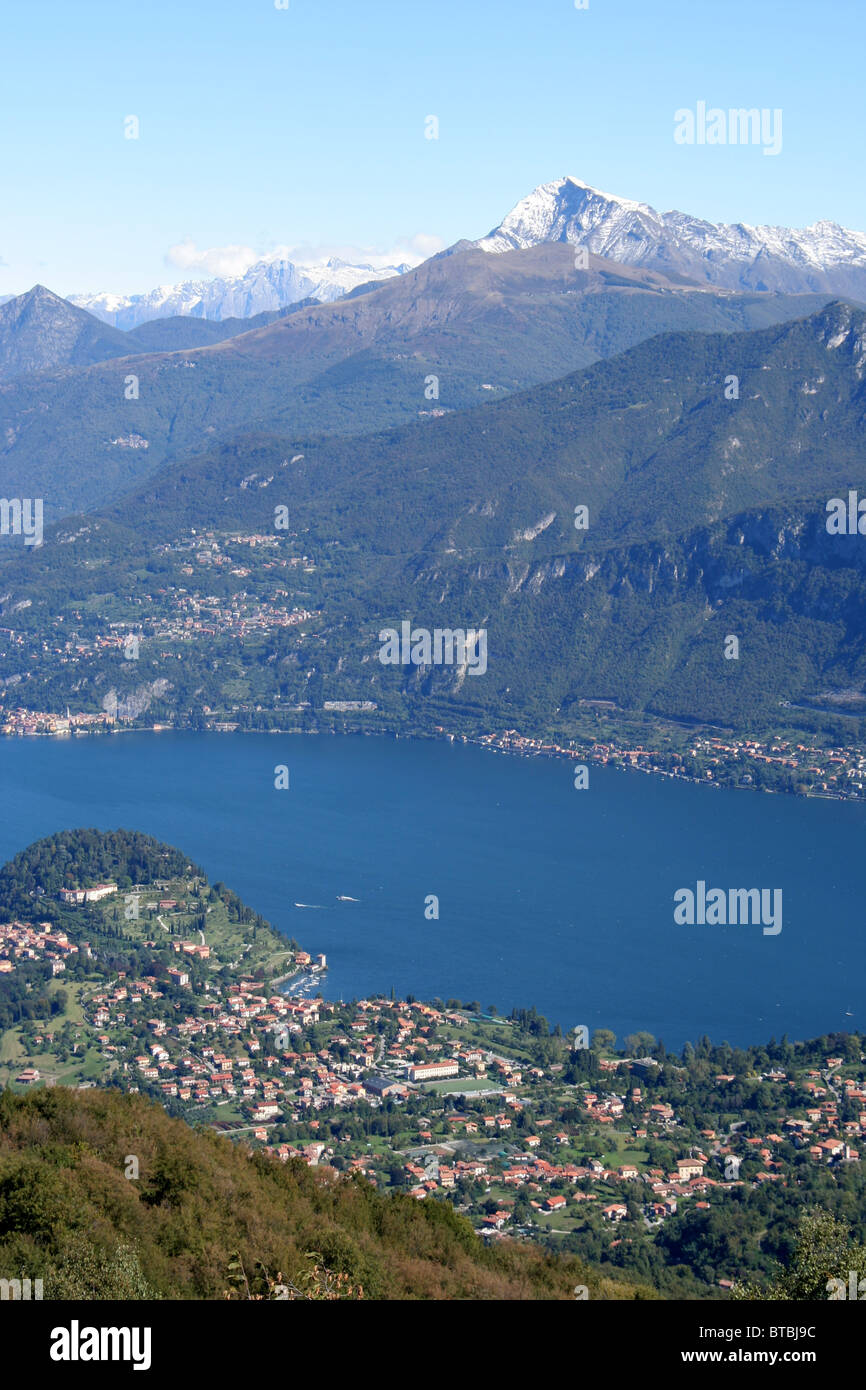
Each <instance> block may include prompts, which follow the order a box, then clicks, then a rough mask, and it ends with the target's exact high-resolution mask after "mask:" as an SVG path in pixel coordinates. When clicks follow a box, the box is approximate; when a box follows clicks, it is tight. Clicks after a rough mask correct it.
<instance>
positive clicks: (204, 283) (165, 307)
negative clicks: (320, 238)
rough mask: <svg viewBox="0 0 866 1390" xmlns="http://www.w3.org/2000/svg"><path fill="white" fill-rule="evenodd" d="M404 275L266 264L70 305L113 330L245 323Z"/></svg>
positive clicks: (339, 266)
mask: <svg viewBox="0 0 866 1390" xmlns="http://www.w3.org/2000/svg"><path fill="white" fill-rule="evenodd" d="M408 269H409V265H408V264H406V263H403V264H400V265H388V266H382V267H378V268H377V267H374V266H372V265H366V264H362V265H352V264H350V263H349V262H347V261H341V260H339V259H337V258H336V257H332V258H331V259H330V260H327V261H325V262H322V263H320V264H312V265H297V264H295V262H294V261H288V260H283V259H267V258H266V259H263V260H261V261H257V262H256V264H255V265H252V266H250V268H249V270H247V271H245V272H244V274H243V275H233V276H229V277H226V278H215V279H212V280H186V281H184V282H183V283H182V284H180V285H160V286H158V287H157V288H156V289H154V290H150V291H149V292H148V293H146V294H131V295H118V294H111V293H109V292H104V291H103V292H100V293H98V294H74V295H70V296H69V301H70V303H71V304H76V305H78V306H79V307H80V308H82V309H87V310H88V311H89V312H90V313H91V314H94V315H95V316H96V318H99V319H102V320H103V321H104V322H105V323H110V324H113V325H114V327H115V328H137V327H138V326H139V324H143V323H147V322H148V321H149V320H150V319H161V318H169V317H174V316H175V315H183V316H186V315H189V316H191V317H193V318H202V319H216V320H219V319H227V318H249V317H250V316H251V315H253V314H261V313H264V312H266V311H270V310H275V309H282V308H284V307H285V306H286V305H290V304H296V303H297V302H298V301H299V300H302V299H320V300H323V301H325V302H329V301H330V300H332V299H339V298H340V296H341V295H344V294H346V293H347V291H349V290H353V289H355V288H356V287H357V286H358V285H365V284H368V283H371V282H373V281H376V280H388V279H390V278H391V276H392V275H402V274H403V273H404V272H405V271H407V270H408Z"/></svg>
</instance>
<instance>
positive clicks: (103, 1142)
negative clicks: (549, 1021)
mask: <svg viewBox="0 0 866 1390" xmlns="http://www.w3.org/2000/svg"><path fill="white" fill-rule="evenodd" d="M129 1155H135V1156H136V1158H137V1159H138V1164H139V1177H138V1179H137V1180H132V1179H128V1178H127V1177H125V1175H124V1173H125V1169H126V1167H127V1160H128V1156H129ZM236 1251H237V1252H239V1254H240V1256H241V1258H242V1260H243V1262H244V1265H245V1267H246V1268H247V1269H248V1270H252V1269H253V1267H254V1265H255V1262H256V1261H259V1260H260V1261H262V1262H263V1263H264V1264H265V1266H266V1267H267V1268H268V1270H269V1271H270V1272H271V1273H276V1272H277V1271H280V1272H282V1274H283V1275H284V1276H285V1277H286V1278H289V1279H294V1280H298V1279H301V1280H302V1279H303V1276H304V1273H305V1271H306V1270H308V1269H309V1267H310V1261H309V1259H308V1256H309V1255H310V1254H311V1253H312V1252H315V1254H316V1255H317V1256H318V1257H319V1258H320V1261H321V1262H322V1263H323V1264H324V1265H325V1266H326V1267H327V1268H328V1269H330V1270H333V1271H335V1272H336V1273H344V1274H346V1275H348V1276H349V1280H350V1283H351V1284H352V1285H353V1286H358V1285H360V1286H361V1287H362V1288H363V1296H364V1297H365V1298H374V1299H382V1298H385V1299H473V1300H483V1299H550V1298H553V1299H569V1298H573V1297H574V1289H575V1285H578V1284H583V1285H585V1286H586V1287H587V1288H588V1291H589V1297H590V1298H595V1299H599V1298H600V1299H632V1298H653V1297H655V1295H654V1294H653V1292H652V1290H650V1289H648V1288H645V1287H639V1286H637V1285H634V1284H629V1283H625V1282H619V1281H614V1280H612V1279H606V1278H602V1277H600V1276H599V1275H598V1274H597V1273H595V1272H594V1271H593V1270H591V1269H589V1268H588V1267H587V1266H586V1265H584V1264H583V1262H582V1261H580V1260H578V1259H576V1258H575V1257H573V1256H568V1257H556V1256H552V1255H548V1254H545V1253H544V1252H542V1251H540V1250H537V1249H533V1248H531V1247H528V1246H518V1245H513V1244H511V1243H510V1242H502V1243H501V1244H499V1245H497V1246H496V1247H495V1248H486V1247H485V1246H484V1245H483V1244H482V1243H481V1242H480V1241H479V1240H478V1238H477V1237H476V1236H475V1234H474V1232H473V1231H472V1228H471V1227H470V1225H469V1223H468V1221H466V1220H464V1218H462V1217H461V1216H458V1215H457V1214H456V1213H455V1212H454V1210H453V1208H452V1207H451V1206H450V1204H449V1203H447V1202H436V1201H426V1202H417V1201H415V1200H414V1199H413V1198H411V1197H407V1196H402V1195H395V1196H384V1195H382V1194H379V1193H377V1192H376V1191H375V1190H374V1188H373V1187H372V1186H371V1185H370V1184H369V1183H367V1182H365V1181H364V1180H359V1179H353V1178H341V1177H338V1176H337V1174H336V1173H334V1172H333V1170H331V1169H327V1168H325V1169H318V1170H313V1169H311V1168H308V1167H306V1165H304V1164H303V1163H300V1162H297V1161H295V1162H290V1163H288V1164H285V1165H284V1164H282V1163H280V1162H279V1161H278V1160H275V1159H268V1158H264V1157H262V1156H260V1155H257V1156H253V1155H251V1154H249V1153H248V1152H246V1151H245V1150H244V1149H243V1148H241V1147H239V1146H237V1145H234V1144H232V1143H231V1142H230V1141H229V1140H227V1139H223V1138H221V1137H218V1136H216V1135H214V1134H213V1133H211V1132H210V1131H198V1130H192V1129H190V1128H189V1127H188V1126H187V1125H186V1124H185V1123H184V1122H183V1121H181V1120H172V1119H169V1117H168V1116H167V1115H166V1114H165V1112H164V1111H163V1110H162V1109H161V1107H160V1106H158V1105H156V1104H154V1103H152V1102H150V1101H148V1100H146V1099H145V1098H144V1097H142V1096H134V1095H133V1096H126V1095H120V1094H118V1093H117V1092H114V1091H97V1090H93V1091H86V1092H75V1091H70V1090H66V1089H65V1088H62V1087H55V1088H53V1089H51V1090H44V1091H38V1092H32V1093H31V1094H29V1095H27V1096H23V1097H18V1096H14V1095H12V1094H11V1093H9V1092H5V1093H4V1094H3V1095H2V1096H0V1277H5V1278H16V1277H22V1272H23V1275H26V1276H28V1277H30V1278H39V1277H42V1278H43V1279H44V1281H45V1297H46V1298H64V1297H72V1298H153V1297H166V1298H172V1299H202V1298H205V1299H208V1298H211V1299H212V1298H220V1297H222V1296H223V1295H224V1291H225V1290H226V1288H227V1287H228V1274H227V1269H228V1265H229V1264H230V1262H231V1261H232V1259H233V1257H234V1254H235V1252H236Z"/></svg>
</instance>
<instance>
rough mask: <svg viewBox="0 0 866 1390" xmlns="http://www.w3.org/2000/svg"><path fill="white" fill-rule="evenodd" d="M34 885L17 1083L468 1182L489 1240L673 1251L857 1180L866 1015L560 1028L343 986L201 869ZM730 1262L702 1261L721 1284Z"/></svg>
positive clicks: (319, 1156)
mask: <svg viewBox="0 0 866 1390" xmlns="http://www.w3.org/2000/svg"><path fill="white" fill-rule="evenodd" d="M90 833H93V832H90ZM120 833H121V834H123V832H120ZM19 858H20V856H19ZM16 862H17V861H12V865H13V867H14V865H15V864H16ZM179 862H181V861H179ZM189 867H190V869H192V867H193V866H189ZM8 869H9V866H7V870H4V871H3V872H4V875H6V874H7V871H8ZM16 901H19V900H16ZM34 907H35V911H34V912H33V914H32V920H24V919H23V916H24V914H19V915H14V916H10V918H9V920H6V921H4V922H2V923H0V1005H2V1004H3V1002H4V990H5V991H6V993H7V997H8V998H9V999H10V1001H11V1003H10V1004H8V1005H7V1012H6V1015H5V1023H2V1024H0V1027H2V1028H4V1029H5V1031H3V1032H2V1034H0V1037H2V1048H0V1084H2V1085H6V1086H8V1087H9V1088H10V1089H12V1090H24V1089H30V1088H33V1087H37V1086H41V1085H46V1086H51V1085H55V1084H60V1085H66V1086H77V1087H89V1086H93V1085H104V1084H107V1085H112V1086H117V1087H120V1088H122V1089H123V1090H127V1091H140V1092H144V1093H146V1094H148V1095H150V1096H152V1097H153V1098H155V1099H157V1100H158V1101H159V1102H160V1103H161V1104H163V1105H164V1106H165V1107H166V1108H167V1109H168V1110H169V1112H170V1113H172V1114H177V1115H180V1116H182V1117H184V1118H185V1119H186V1120H187V1121H188V1122H189V1123H190V1124H193V1125H210V1126H212V1127H214V1128H215V1129H217V1130H218V1131H220V1132H222V1133H224V1134H226V1135H228V1136H230V1137H232V1138H233V1139H236V1140H237V1141H238V1142H239V1143H241V1144H243V1145H245V1146H247V1147H248V1148H250V1149H251V1150H256V1149H261V1150H262V1151H264V1152H266V1153H268V1154H271V1155H274V1156H275V1157H276V1158H277V1159H279V1160H282V1161H289V1160H295V1161H302V1162H305V1163H307V1164H310V1165H313V1166H316V1167H319V1166H325V1167H330V1168H333V1169H336V1170H338V1171H341V1172H344V1173H349V1174H351V1173H357V1174H358V1175H360V1177H361V1178H363V1179H364V1180H366V1181H369V1182H371V1183H374V1184H376V1185H377V1186H378V1187H379V1188H381V1189H383V1190H395V1189H396V1190H401V1191H406V1192H408V1193H410V1194H411V1195H412V1196H413V1197H415V1198H417V1199H418V1200H419V1201H422V1200H448V1201H450V1202H452V1203H453V1204H454V1205H455V1206H456V1207H457V1209H458V1210H459V1211H461V1212H463V1213H465V1214H467V1215H468V1216H469V1217H470V1219H471V1221H472V1223H473V1225H474V1227H475V1229H476V1231H477V1232H478V1233H479V1234H480V1235H481V1236H483V1238H484V1239H485V1240H488V1241H497V1240H500V1239H502V1238H504V1237H506V1236H510V1237H512V1238H517V1239H521V1240H533V1241H539V1240H540V1241H546V1242H551V1241H553V1242H554V1243H558V1244H559V1245H560V1246H562V1248H574V1249H575V1250H578V1249H581V1250H587V1249H589V1250H590V1251H591V1252H592V1253H593V1254H594V1255H595V1256H596V1257H597V1258H598V1259H601V1260H603V1261H607V1262H611V1263H613V1264H617V1265H620V1266H622V1267H624V1268H639V1267H640V1265H639V1261H638V1252H639V1251H640V1250H642V1249H644V1248H645V1247H646V1243H647V1242H650V1243H652V1244H653V1245H654V1247H655V1248H656V1249H657V1250H663V1249H665V1246H666V1243H667V1246H668V1247H669V1248H668V1256H667V1257H669V1258H670V1259H674V1257H675V1255H674V1252H675V1250H676V1249H677V1248H678V1247H677V1242H679V1243H680V1244H681V1243H682V1242H683V1241H684V1240H685V1238H686V1237H685V1235H684V1234H683V1232H689V1231H693V1230H694V1229H695V1227H694V1223H695V1222H698V1223H699V1225H698V1228H697V1229H699V1230H703V1229H705V1228H706V1227H705V1223H706V1222H710V1223H712V1222H714V1221H722V1222H725V1221H731V1222H738V1221H740V1220H742V1219H743V1218H742V1215H741V1213H742V1212H743V1210H744V1204H746V1203H748V1202H751V1203H752V1204H753V1205H754V1207H755V1210H756V1212H758V1211H759V1212H760V1213H762V1214H761V1216H760V1219H761V1220H762V1221H766V1220H767V1219H768V1218H767V1212H768V1211H769V1212H770V1213H772V1212H773V1210H774V1209H775V1207H774V1203H775V1204H777V1205H778V1204H782V1205H787V1204H788V1203H789V1202H790V1200H791V1199H792V1197H793V1199H794V1200H796V1201H805V1200H806V1196H807V1194H808V1193H809V1192H810V1191H813V1190H814V1191H820V1190H823V1189H824V1188H825V1187H826V1186H827V1185H828V1184H829V1185H832V1186H834V1187H838V1186H839V1185H842V1186H845V1185H846V1184H848V1183H849V1175H852V1174H854V1173H856V1174H857V1181H858V1182H859V1181H860V1176H861V1173H862V1166H861V1158H860V1153H861V1147H862V1146H863V1145H864V1144H866V1055H864V1051H863V1046H864V1043H863V1039H861V1038H858V1036H857V1035H856V1034H835V1035H831V1036H830V1037H826V1038H823V1039H818V1040H815V1041H813V1042H811V1043H797V1044H793V1043H790V1042H789V1041H788V1040H787V1039H786V1038H783V1039H782V1040H781V1041H780V1042H776V1041H775V1040H773V1042H771V1043H769V1044H768V1045H767V1046H765V1047H755V1048H749V1049H740V1048H732V1047H730V1046H728V1045H727V1044H721V1045H717V1046H714V1045H711V1044H710V1042H709V1040H708V1039H702V1040H701V1041H700V1042H699V1043H696V1044H695V1045H694V1046H690V1045H687V1046H686V1048H685V1049H684V1052H683V1053H682V1055H676V1054H673V1053H670V1054H669V1053H667V1052H666V1051H665V1048H664V1045H663V1044H662V1043H660V1042H657V1041H656V1039H655V1038H653V1037H652V1036H651V1035H650V1034H648V1033H637V1034H635V1035H634V1036H632V1037H629V1038H627V1039H625V1040H624V1045H623V1046H621V1047H619V1048H617V1045H616V1042H617V1040H616V1039H615V1037H614V1035H613V1034H612V1033H610V1032H608V1031H607V1030H605V1029H599V1030H597V1031H596V1033H595V1034H594V1036H593V1037H592V1039H590V1038H589V1036H588V1033H587V1030H585V1029H582V1028H576V1032H575V1036H574V1037H572V1036H570V1035H563V1033H562V1031H561V1030H560V1029H559V1027H556V1028H553V1029H551V1028H550V1027H549V1025H548V1023H547V1021H546V1020H544V1019H543V1018H541V1017H540V1016H539V1015H537V1013H536V1012H535V1010H534V1009H529V1010H515V1011H514V1013H513V1014H512V1015H511V1016H510V1017H500V1016H499V1015H498V1013H497V1012H496V1010H495V1009H494V1008H493V1007H492V1006H490V1005H487V1006H482V1003H481V1001H473V1002H471V1003H466V1002H461V1001H458V1000H447V1001H442V1000H432V1001H428V1002H422V1001H420V1000H417V999H415V998H412V997H411V996H409V997H407V998H404V999H399V998H396V997H393V996H392V997H387V996H384V995H383V996H381V997H376V998H368V999H356V1000H352V1001H351V1002H347V1001H343V1000H339V1001H338V1000H334V999H329V998H327V997H326V996H327V987H326V985H325V980H326V978H327V975H326V972H327V967H328V962H327V959H326V958H325V956H324V955H322V954H318V955H317V954H315V953H313V952H310V951H307V950H303V949H301V948H300V947H299V946H298V945H297V943H294V942H291V941H289V940H288V939H287V938H285V937H283V936H281V935H279V934H278V933H276V932H275V931H274V930H273V929H272V928H271V927H270V926H269V925H268V924H267V923H265V922H264V921H263V920H262V919H260V918H256V917H255V916H254V914H252V913H251V912H250V910H249V909H247V908H245V907H244V906H243V904H241V903H240V901H239V900H238V899H237V898H236V897H235V896H234V895H233V894H231V893H230V892H229V890H227V889H225V888H224V886H223V885H221V884H217V885H214V886H211V885H209V884H208V883H207V881H206V880H205V879H204V877H203V876H202V875H201V874H200V873H198V872H190V873H188V874H187V873H183V874H180V875H174V874H173V875H172V876H170V877H167V878H149V881H139V882H133V881H129V880H128V879H127V881H125V882H124V881H123V879H122V876H121V875H118V876H117V878H116V879H112V880H106V881H96V882H91V883H89V884H87V885H85V883H84V882H81V883H75V884H73V885H70V886H68V887H64V888H62V889H60V890H59V891H57V892H56V894H53V893H52V892H48V893H46V894H44V895H43V894H38V893H37V896H36V898H35V900H34ZM55 907H56V910H55ZM7 916H9V914H7ZM121 961H122V962H123V964H122V965H121ZM16 981H17V982H18V983H19V985H23V986H24V988H23V989H21V988H19V989H18V992H17V993H15V990H14V985H15V983H16ZM37 981H41V983H37ZM10 990H11V993H10ZM40 994H41V997H39V998H38V997H37V996H38V995H40ZM673 1232H676V1238H674V1235H673ZM563 1242H564V1243H565V1244H564V1245H563ZM730 1258H732V1257H730ZM730 1258H729V1257H728V1256H723V1255H722V1254H721V1253H717V1256H716V1258H715V1259H714V1262H713V1264H712V1268H711V1269H707V1270H704V1271H703V1275H702V1277H703V1280H704V1282H705V1283H706V1284H709V1285H711V1288H710V1296H724V1293H725V1290H727V1289H728V1288H729V1287H730V1286H731V1284H732V1282H733V1273H734V1271H733V1269H732V1268H730V1267H729V1264H730ZM682 1277H685V1276H682ZM699 1277H700V1275H699V1274H698V1275H695V1274H693V1275H691V1276H690V1278H692V1279H693V1280H694V1279H697V1278H699ZM713 1290H715V1294H713V1292H712V1291H713Z"/></svg>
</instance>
